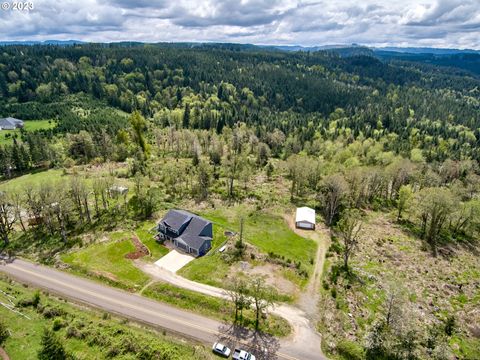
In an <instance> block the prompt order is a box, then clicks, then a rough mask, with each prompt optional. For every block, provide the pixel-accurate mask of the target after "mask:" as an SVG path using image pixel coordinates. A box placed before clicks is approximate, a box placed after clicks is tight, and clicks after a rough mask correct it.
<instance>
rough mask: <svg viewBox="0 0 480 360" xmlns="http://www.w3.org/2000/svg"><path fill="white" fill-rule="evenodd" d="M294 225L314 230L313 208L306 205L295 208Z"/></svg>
mask: <svg viewBox="0 0 480 360" xmlns="http://www.w3.org/2000/svg"><path fill="white" fill-rule="evenodd" d="M295 226H296V227H297V228H299V229H309V230H315V210H313V209H311V208H309V207H306V206H304V207H299V208H297V213H296V215H295Z"/></svg>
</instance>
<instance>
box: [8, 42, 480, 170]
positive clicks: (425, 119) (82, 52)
mask: <svg viewBox="0 0 480 360" xmlns="http://www.w3.org/2000/svg"><path fill="white" fill-rule="evenodd" d="M1 50H2V51H1V52H0V93H1V94H2V99H3V100H0V112H1V113H3V114H5V115H13V116H18V117H21V118H24V119H41V118H55V119H58V120H59V121H58V123H59V125H58V127H57V128H56V129H54V130H52V131H51V132H52V133H63V134H64V133H77V132H79V131H81V130H86V131H88V132H92V133H97V132H100V128H105V130H106V131H107V132H108V133H109V135H110V136H116V132H118V131H119V130H120V128H121V126H124V125H125V117H123V120H122V116H121V115H119V113H118V112H116V111H114V110H113V109H121V110H123V111H124V112H127V113H131V112H132V111H134V110H138V111H140V112H141V113H142V114H143V115H144V116H145V117H147V118H148V119H151V120H152V121H154V122H155V123H156V124H158V125H160V126H164V127H174V128H176V129H179V128H184V129H204V130H215V131H216V132H217V133H221V132H222V131H223V128H224V127H225V126H227V127H233V126H234V125H235V124H236V123H238V122H244V123H246V124H247V125H248V126H251V127H252V128H255V129H256V131H257V132H258V133H271V132H273V131H275V130H278V131H281V132H283V133H284V134H288V135H291V136H292V138H293V139H295V140H297V141H299V142H300V143H302V144H303V143H305V142H312V141H313V140H314V138H315V136H316V135H317V134H318V133H319V134H320V135H321V136H322V137H323V138H325V139H331V140H335V139H336V138H337V137H339V136H346V137H349V138H350V140H351V141H352V140H355V139H358V138H371V139H375V140H380V139H388V141H385V142H384V146H385V147H387V148H388V150H391V151H394V152H396V153H400V154H403V155H404V156H405V155H408V153H409V152H410V151H411V150H412V149H415V148H418V149H422V150H423V151H424V155H425V157H426V159H427V160H428V161H431V160H432V161H433V160H438V161H443V160H445V159H446V158H454V159H456V160H461V159H464V158H473V159H477V160H478V158H479V153H478V148H479V147H478V145H479V130H478V129H479V119H478V110H479V108H480V102H479V95H480V93H479V90H478V89H479V82H480V80H479V79H478V78H477V77H475V76H474V75H470V74H468V73H462V72H453V71H447V70H445V71H442V72H439V71H437V69H436V68H432V67H421V66H418V64H414V63H408V62H404V61H402V62H396V61H390V62H388V63H386V62H381V61H379V60H378V59H376V58H374V57H369V56H353V57H345V58H342V57H339V56H338V55H335V54H332V53H327V52H317V53H283V52H274V51H267V50H263V51H261V50H255V51H246V50H242V49H236V48H229V47H221V46H219V47H214V46H213V47H197V48H194V49H186V48H184V47H181V46H178V47H176V46H161V45H158V46H133V47H125V46H100V45H82V46H71V47H55V46H32V47H28V46H27V47H25V46H8V47H2V49H1ZM79 99H81V100H79ZM105 104H108V105H109V106H110V107H111V110H109V111H101V110H98V109H99V108H101V107H102V106H105ZM79 107H80V108H82V107H84V108H85V107H87V108H88V107H91V108H93V110H88V111H87V113H82V111H79V110H78V108H79ZM119 125H120V126H119ZM92 136H93V137H95V136H96V135H94V134H92Z"/></svg>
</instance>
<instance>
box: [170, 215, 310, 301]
mask: <svg viewBox="0 0 480 360" xmlns="http://www.w3.org/2000/svg"><path fill="white" fill-rule="evenodd" d="M200 215H202V216H203V217H205V218H206V219H209V220H210V221H212V222H213V224H214V225H213V226H214V233H215V236H216V237H217V239H214V243H213V249H212V251H211V252H210V253H209V254H208V255H207V256H204V257H201V258H198V259H196V260H194V261H192V262H190V263H189V264H187V265H186V266H185V267H184V268H182V269H181V270H180V271H179V274H180V275H182V276H184V277H186V278H188V279H190V280H193V281H197V282H201V283H204V284H208V285H212V286H216V287H225V286H226V281H227V280H228V277H229V276H231V275H232V266H233V265H235V264H229V263H228V262H226V261H225V260H224V258H223V255H222V254H220V253H218V252H217V251H216V249H218V247H220V246H221V245H222V244H223V243H224V242H225V241H226V240H227V238H226V237H225V235H224V232H225V231H226V230H230V231H234V232H239V228H240V219H241V218H243V219H244V241H245V242H247V243H249V244H251V245H253V246H255V247H256V248H257V250H258V251H259V252H261V253H263V254H265V255H267V254H269V253H270V254H275V256H278V257H283V259H284V260H287V259H288V260H289V261H291V262H292V263H296V262H300V264H301V268H302V269H305V270H306V271H307V272H308V274H310V273H311V270H312V269H313V264H312V260H313V258H314V256H315V252H316V249H317V244H316V243H315V242H314V241H313V240H310V239H305V238H303V237H301V236H299V235H297V234H295V233H294V232H293V231H292V230H290V228H289V227H288V225H287V223H286V222H285V221H284V219H283V218H282V217H280V216H278V215H275V214H272V213H269V212H266V211H255V210H251V209H249V208H248V207H246V206H242V205H240V206H234V207H222V208H218V209H215V210H207V211H203V212H201V214H200ZM244 260H245V261H249V262H250V266H252V267H253V268H254V267H256V266H259V265H265V262H262V261H257V260H253V259H250V258H248V259H244ZM278 275H279V276H281V277H283V278H284V279H286V280H288V281H290V282H292V283H293V284H295V285H296V286H298V287H299V288H302V287H303V286H304V285H305V284H306V282H307V279H306V278H305V277H301V276H299V275H298V274H297V273H296V272H295V271H294V270H293V269H291V268H280V269H279V271H278ZM282 295H285V296H286V297H282V299H284V298H285V299H286V298H288V299H290V300H291V299H292V296H295V294H294V293H291V292H287V293H282ZM282 301H283V300H282Z"/></svg>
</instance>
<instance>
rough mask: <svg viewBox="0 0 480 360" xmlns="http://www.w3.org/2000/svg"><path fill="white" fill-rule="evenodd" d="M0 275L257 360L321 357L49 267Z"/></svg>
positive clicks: (19, 267) (12, 268)
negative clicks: (242, 350)
mask: <svg viewBox="0 0 480 360" xmlns="http://www.w3.org/2000/svg"><path fill="white" fill-rule="evenodd" d="M0 271H2V272H4V273H6V274H8V275H9V276H11V277H13V278H15V279H17V280H18V281H20V282H23V283H28V284H31V285H33V286H35V287H40V288H43V289H46V290H49V291H50V292H52V293H55V294H57V295H60V296H62V297H65V298H68V299H71V300H74V301H77V302H81V303H84V304H87V305H90V306H93V307H96V308H100V309H103V310H106V311H108V312H112V313H115V314H118V315H121V316H125V317H128V318H130V319H133V320H136V321H140V322H142V323H145V324H149V325H152V326H156V327H161V328H164V329H167V330H169V331H171V332H173V333H177V334H179V335H182V336H185V337H188V338H191V339H194V340H197V341H200V342H202V343H204V344H207V345H210V344H212V343H213V342H214V341H216V340H219V339H220V340H222V341H225V342H227V343H228V344H230V345H231V346H233V345H235V344H237V345H238V344H243V346H244V347H246V348H250V349H252V350H253V351H254V352H255V353H256V355H260V352H261V353H263V354H264V355H260V356H259V357H258V359H266V360H267V359H288V360H313V359H322V358H323V357H322V356H320V355H319V354H308V353H307V354H305V353H300V352H299V350H298V349H295V348H289V346H288V344H287V345H282V344H280V342H279V341H277V340H276V339H274V338H271V337H265V336H259V335H258V334H254V333H252V332H247V331H245V330H243V329H237V328H232V327H231V326H230V325H227V324H223V323H221V322H218V321H215V320H212V319H209V318H206V317H203V316H200V315H196V314H193V313H191V312H188V311H183V310H179V309H177V308H175V307H172V306H169V305H165V304H162V303H159V302H156V301H153V300H150V299H147V298H145V297H142V296H140V295H136V294H131V293H128V292H125V291H122V290H119V289H115V288H112V287H109V286H105V285H102V284H99V283H96V282H94V281H90V280H86V279H83V278H80V277H77V276H74V275H71V274H68V273H65V272H62V271H59V270H55V269H52V268H49V267H45V266H41V265H36V264H32V263H30V262H27V261H23V260H20V259H17V260H15V261H14V262H12V263H10V264H7V265H0Z"/></svg>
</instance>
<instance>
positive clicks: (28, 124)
mask: <svg viewBox="0 0 480 360" xmlns="http://www.w3.org/2000/svg"><path fill="white" fill-rule="evenodd" d="M24 124H25V126H24V127H23V130H25V131H36V130H43V129H53V128H54V127H55V126H56V123H55V121H53V120H27V121H24ZM14 135H18V136H20V129H15V130H0V144H1V145H5V144H11V143H12V138H13V136H14Z"/></svg>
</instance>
